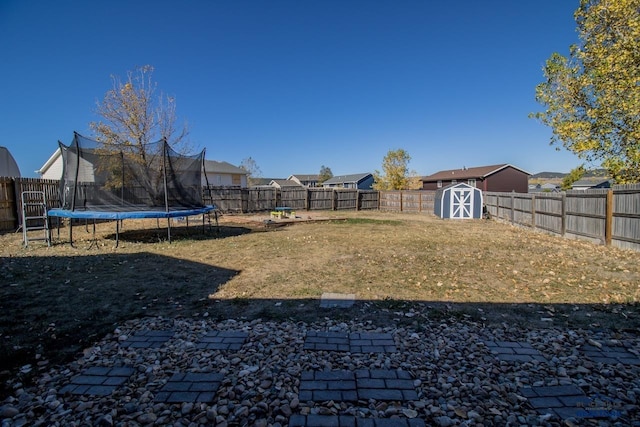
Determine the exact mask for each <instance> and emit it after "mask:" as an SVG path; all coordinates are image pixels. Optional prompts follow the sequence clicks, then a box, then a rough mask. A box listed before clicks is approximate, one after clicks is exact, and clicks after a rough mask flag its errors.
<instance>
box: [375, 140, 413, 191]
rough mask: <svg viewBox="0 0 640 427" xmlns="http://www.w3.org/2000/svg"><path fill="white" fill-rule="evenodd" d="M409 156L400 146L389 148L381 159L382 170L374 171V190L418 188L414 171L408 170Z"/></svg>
mask: <svg viewBox="0 0 640 427" xmlns="http://www.w3.org/2000/svg"><path fill="white" fill-rule="evenodd" d="M410 161H411V156H410V155H409V153H407V152H406V151H405V150H403V149H402V148H399V149H397V150H389V152H387V155H386V156H384V159H383V160H382V170H383V173H380V172H379V171H378V170H376V171H374V173H373V179H374V184H373V188H374V189H376V190H407V189H418V188H420V185H421V183H420V181H419V177H418V175H417V173H416V172H415V171H409V167H408V165H409V162H410Z"/></svg>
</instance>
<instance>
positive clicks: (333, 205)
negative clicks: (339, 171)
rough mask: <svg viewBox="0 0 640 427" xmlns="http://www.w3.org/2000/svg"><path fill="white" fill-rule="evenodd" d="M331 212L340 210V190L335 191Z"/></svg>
mask: <svg viewBox="0 0 640 427" xmlns="http://www.w3.org/2000/svg"><path fill="white" fill-rule="evenodd" d="M331 210H333V211H336V210H338V190H336V189H335V188H334V189H333V200H332V201H331Z"/></svg>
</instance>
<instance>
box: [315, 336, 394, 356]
mask: <svg viewBox="0 0 640 427" xmlns="http://www.w3.org/2000/svg"><path fill="white" fill-rule="evenodd" d="M303 348H304V349H305V350H318V351H321V350H322V351H348V352H351V353H395V352H396V351H397V348H396V344H395V341H394V340H393V335H391V334H389V333H372V332H366V333H365V332H354V333H350V334H348V333H346V332H333V331H330V332H325V331H309V332H307V336H306V337H305V340H304V347H303Z"/></svg>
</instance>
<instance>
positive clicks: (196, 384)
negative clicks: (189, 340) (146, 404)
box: [155, 372, 223, 403]
mask: <svg viewBox="0 0 640 427" xmlns="http://www.w3.org/2000/svg"><path fill="white" fill-rule="evenodd" d="M222 379H223V375H222V374H219V373H196V372H194V373H175V374H173V376H172V377H171V378H170V379H169V381H167V383H166V384H165V385H164V386H163V387H162V388H161V389H160V391H159V392H158V393H156V396H155V401H156V402H166V403H181V402H203V403H211V402H213V399H214V397H215V395H216V392H217V391H218V388H220V384H221V383H222Z"/></svg>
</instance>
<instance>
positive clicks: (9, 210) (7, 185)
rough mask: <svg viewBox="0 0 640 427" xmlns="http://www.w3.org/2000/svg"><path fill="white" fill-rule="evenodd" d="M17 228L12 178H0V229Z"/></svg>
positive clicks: (16, 211)
mask: <svg viewBox="0 0 640 427" xmlns="http://www.w3.org/2000/svg"><path fill="white" fill-rule="evenodd" d="M17 228H18V209H17V206H16V195H15V192H14V185H13V179H11V178H0V231H8V230H16V229H17Z"/></svg>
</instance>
